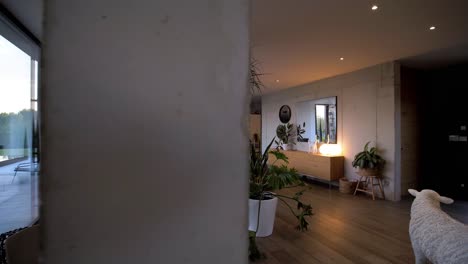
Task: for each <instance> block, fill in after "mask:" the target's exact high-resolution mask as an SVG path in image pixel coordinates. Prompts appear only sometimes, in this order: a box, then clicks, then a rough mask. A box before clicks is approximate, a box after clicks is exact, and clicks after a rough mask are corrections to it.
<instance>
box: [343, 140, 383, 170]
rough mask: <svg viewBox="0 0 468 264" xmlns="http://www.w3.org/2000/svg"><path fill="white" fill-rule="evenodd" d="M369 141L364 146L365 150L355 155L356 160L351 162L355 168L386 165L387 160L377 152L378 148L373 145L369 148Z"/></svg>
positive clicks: (371, 167)
mask: <svg viewBox="0 0 468 264" xmlns="http://www.w3.org/2000/svg"><path fill="white" fill-rule="evenodd" d="M369 143H370V142H367V143H366V145H365V146H364V150H363V151H361V152H359V153H358V154H356V156H354V160H353V162H352V163H351V165H353V167H354V168H357V167H359V168H361V169H382V168H383V166H384V165H385V160H384V159H383V158H382V157H381V156H380V155H379V154H377V148H376V147H372V148H370V149H369Z"/></svg>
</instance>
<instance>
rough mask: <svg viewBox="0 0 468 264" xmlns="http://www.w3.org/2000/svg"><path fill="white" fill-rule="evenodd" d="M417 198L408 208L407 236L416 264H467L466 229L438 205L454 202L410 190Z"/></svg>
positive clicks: (467, 230)
mask: <svg viewBox="0 0 468 264" xmlns="http://www.w3.org/2000/svg"><path fill="white" fill-rule="evenodd" d="M408 192H409V193H410V194H412V195H413V196H414V197H416V198H415V199H414V201H413V204H412V206H411V220H410V224H409V233H410V238H411V244H412V245H413V251H414V255H415V258H416V264H422V263H427V262H428V261H431V262H432V263H434V264H467V263H468V226H467V225H465V224H463V223H460V222H458V221H457V220H455V219H453V218H452V217H450V216H449V215H448V214H446V213H445V212H443V211H442V210H441V209H440V203H445V204H451V203H453V200H452V199H450V198H448V197H444V196H440V195H439V194H438V193H437V192H435V191H433V190H422V191H420V192H418V191H416V190H413V189H409V190H408Z"/></svg>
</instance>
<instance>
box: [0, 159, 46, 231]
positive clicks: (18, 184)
mask: <svg viewBox="0 0 468 264" xmlns="http://www.w3.org/2000/svg"><path fill="white" fill-rule="evenodd" d="M24 162H27V161H19V162H16V163H13V164H9V165H6V166H1V167H0V234H1V233H4V232H7V231H9V230H13V229H16V228H20V227H24V226H27V225H29V224H31V222H32V221H34V219H36V218H37V216H38V215H39V214H38V208H39V200H38V180H37V178H38V177H37V173H35V172H33V173H31V172H28V171H18V172H17V174H16V177H14V175H15V171H14V169H15V168H16V167H17V166H18V164H20V163H24Z"/></svg>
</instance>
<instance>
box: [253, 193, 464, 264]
mask: <svg viewBox="0 0 468 264" xmlns="http://www.w3.org/2000/svg"><path fill="white" fill-rule="evenodd" d="M298 190H300V189H299V188H293V189H286V190H282V191H280V193H281V194H286V195H293V194H294V193H295V192H296V191H298ZM303 198H304V201H306V202H309V203H311V204H312V207H313V211H314V215H313V216H312V217H310V218H309V223H310V226H309V230H308V231H306V232H299V231H297V230H295V229H294V227H295V226H296V224H297V223H296V221H297V220H296V219H295V217H294V216H293V215H292V214H291V213H290V212H289V209H288V208H287V207H286V206H285V205H283V204H282V203H279V204H278V209H277V213H276V220H275V228H274V231H273V234H272V235H271V236H269V237H266V238H257V243H258V245H259V248H260V250H261V251H262V252H263V253H265V254H266V256H267V258H266V259H263V260H261V261H259V262H256V263H271V264H276V263H299V264H305V263H307V264H309V263H337V264H341V263H343V264H348V263H372V264H373V263H382V264H387V263H402V264H403V263H404V264H407V263H414V256H413V250H412V247H411V241H410V238H409V234H408V225H409V219H410V208H411V202H412V198H409V199H404V200H402V201H400V202H391V201H383V200H375V201H373V200H372V198H371V197H369V196H367V195H365V194H361V195H358V196H353V195H349V194H342V193H340V192H339V191H338V190H337V189H335V188H332V189H330V188H329V187H324V186H322V185H313V184H312V185H310V186H309V189H308V190H307V191H305V193H304V195H303ZM443 208H444V207H443ZM467 208H468V202H463V201H457V203H456V205H455V206H453V207H451V208H450V209H449V210H446V211H447V212H448V213H449V214H450V215H452V216H454V217H456V218H457V219H459V220H461V221H462V222H463V220H464V219H468V210H466V209H467Z"/></svg>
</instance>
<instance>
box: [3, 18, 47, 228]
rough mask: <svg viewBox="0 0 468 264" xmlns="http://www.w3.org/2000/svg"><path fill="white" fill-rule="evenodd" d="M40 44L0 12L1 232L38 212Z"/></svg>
mask: <svg viewBox="0 0 468 264" xmlns="http://www.w3.org/2000/svg"><path fill="white" fill-rule="evenodd" d="M38 77H39V47H38V46H37V45H36V44H35V43H34V42H33V41H32V40H30V39H28V37H27V36H26V35H25V34H23V33H22V32H21V31H19V30H18V29H17V28H16V27H15V26H14V25H13V24H12V23H11V22H10V21H9V20H7V19H6V18H5V17H4V16H3V15H2V14H1V13H0V233H4V232H7V231H10V230H14V229H17V228H21V227H25V226H28V225H30V224H31V223H32V222H33V221H35V220H36V219H37V217H38V214H39V212H38V211H39V210H38V209H39V202H38V201H39V199H38V178H39V153H40V152H39V129H38V128H39V120H38V117H39V115H38V110H39V108H38V100H39V96H38V88H39V87H38V86H39V85H38Z"/></svg>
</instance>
